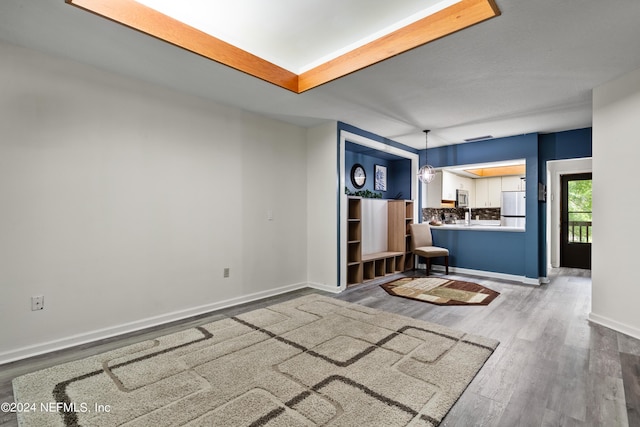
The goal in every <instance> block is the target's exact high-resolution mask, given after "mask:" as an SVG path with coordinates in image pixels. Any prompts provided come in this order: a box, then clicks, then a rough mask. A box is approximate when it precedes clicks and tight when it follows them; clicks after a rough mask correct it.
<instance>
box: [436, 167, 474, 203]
mask: <svg viewBox="0 0 640 427" xmlns="http://www.w3.org/2000/svg"><path fill="white" fill-rule="evenodd" d="M456 190H467V191H469V196H470V198H472V199H473V198H474V195H473V193H475V185H474V183H473V179H471V178H467V177H464V176H460V175H456V174H454V173H451V172H448V171H442V200H455V199H456Z"/></svg>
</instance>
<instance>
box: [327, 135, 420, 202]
mask: <svg viewBox="0 0 640 427" xmlns="http://www.w3.org/2000/svg"><path fill="white" fill-rule="evenodd" d="M340 130H345V131H348V132H351V133H354V134H356V135H361V136H365V137H367V138H369V139H371V140H374V141H377V142H381V143H383V144H386V145H390V146H393V147H396V148H400V149H402V150H405V151H408V152H411V153H417V150H416V149H414V148H411V147H408V146H406V145H403V144H400V143H398V142H395V141H392V140H390V139H387V138H383V137H381V136H378V135H375V134H372V133H370V132H367V131H364V130H362V129H359V128H356V127H355V126H351V125H347V124H345V123H338V132H339V131H340ZM390 157H397V156H390V155H389V154H387V153H382V152H380V155H379V156H377V155H376V154H375V150H371V151H368V152H367V154H364V153H358V152H353V151H350V150H349V149H348V148H347V149H346V150H345V171H344V174H345V178H346V180H345V185H346V187H347V188H348V189H349V191H352V192H355V191H357V190H358V189H357V188H355V187H354V186H353V184H352V183H351V168H352V167H353V165H354V164H355V163H360V164H361V165H362V166H364V169H365V172H366V174H367V180H366V182H365V185H364V187H363V188H361V189H360V190H369V191H372V192H377V193H382V198H383V199H395V198H398V199H410V198H411V160H409V159H401V158H397V159H392V158H390ZM375 165H382V166H386V168H387V190H386V191H379V190H375V189H374V185H373V184H374V170H375ZM343 191H344V189H343Z"/></svg>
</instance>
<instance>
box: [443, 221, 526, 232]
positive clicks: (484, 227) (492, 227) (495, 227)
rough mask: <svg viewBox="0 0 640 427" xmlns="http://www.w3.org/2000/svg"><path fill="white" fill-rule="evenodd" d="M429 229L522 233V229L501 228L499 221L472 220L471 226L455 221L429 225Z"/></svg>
mask: <svg viewBox="0 0 640 427" xmlns="http://www.w3.org/2000/svg"><path fill="white" fill-rule="evenodd" d="M431 228H432V229H434V230H465V231H510V232H520V233H521V232H524V230H525V228H524V227H506V226H501V225H500V221H490V220H472V221H471V224H465V223H464V221H457V222H456V223H455V224H445V223H442V225H434V224H431Z"/></svg>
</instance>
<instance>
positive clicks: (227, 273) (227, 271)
mask: <svg viewBox="0 0 640 427" xmlns="http://www.w3.org/2000/svg"><path fill="white" fill-rule="evenodd" d="M222 277H229V268H225V269H224V272H223V274H222Z"/></svg>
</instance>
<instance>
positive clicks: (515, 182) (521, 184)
mask: <svg viewBox="0 0 640 427" xmlns="http://www.w3.org/2000/svg"><path fill="white" fill-rule="evenodd" d="M526 186H527V184H526V180H525V178H524V176H517V175H512V176H503V177H502V191H526V189H527V188H526Z"/></svg>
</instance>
